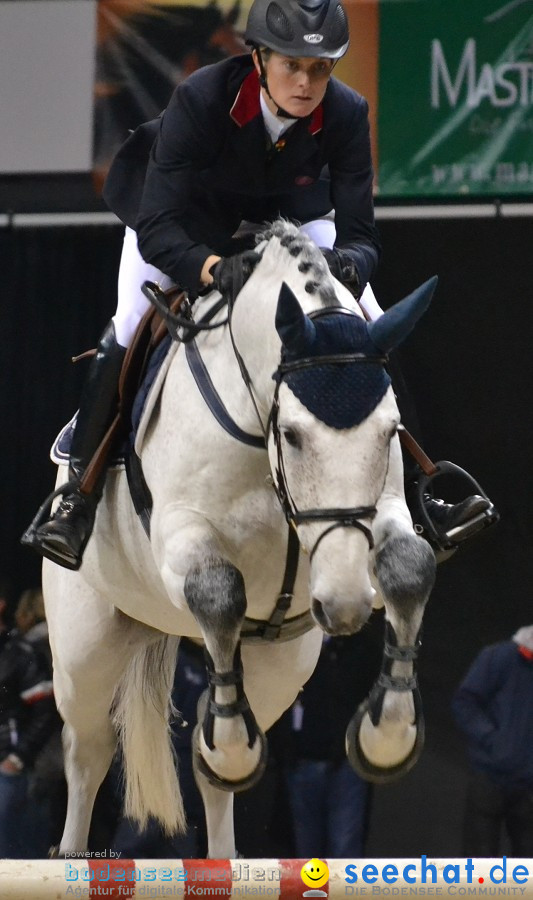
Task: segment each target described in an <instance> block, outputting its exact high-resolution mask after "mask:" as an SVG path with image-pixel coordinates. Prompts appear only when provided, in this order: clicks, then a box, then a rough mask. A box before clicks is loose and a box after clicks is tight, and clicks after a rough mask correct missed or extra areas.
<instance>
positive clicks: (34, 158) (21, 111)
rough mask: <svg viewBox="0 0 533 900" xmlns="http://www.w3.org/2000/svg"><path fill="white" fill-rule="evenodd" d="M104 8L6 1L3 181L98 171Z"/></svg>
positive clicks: (92, 2)
mask: <svg viewBox="0 0 533 900" xmlns="http://www.w3.org/2000/svg"><path fill="white" fill-rule="evenodd" d="M95 25H96V0H0V174H14V173H22V172H24V173H28V172H35V173H37V172H81V171H88V170H89V169H90V168H91V148H92V104H93V79H94V54H95Z"/></svg>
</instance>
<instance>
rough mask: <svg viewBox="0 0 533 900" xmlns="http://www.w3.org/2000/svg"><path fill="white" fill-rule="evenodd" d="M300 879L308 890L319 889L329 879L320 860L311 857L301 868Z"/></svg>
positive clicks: (325, 868) (327, 870)
mask: <svg viewBox="0 0 533 900" xmlns="http://www.w3.org/2000/svg"><path fill="white" fill-rule="evenodd" d="M300 874H301V877H302V881H303V883H304V884H306V885H307V887H310V888H319V887H322V885H323V884H325V883H326V881H327V880H328V878H329V869H328V867H327V865H326V863H325V862H324V861H323V860H322V859H317V858H316V857H313V859H310V860H309V862H306V863H305V865H304V866H302V871H301V873H300Z"/></svg>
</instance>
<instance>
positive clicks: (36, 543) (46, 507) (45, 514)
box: [20, 478, 81, 571]
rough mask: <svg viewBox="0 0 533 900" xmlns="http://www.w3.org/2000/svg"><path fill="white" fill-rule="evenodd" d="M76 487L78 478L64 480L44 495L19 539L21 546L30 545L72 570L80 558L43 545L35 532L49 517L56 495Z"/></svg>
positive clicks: (77, 566) (78, 563) (41, 553)
mask: <svg viewBox="0 0 533 900" xmlns="http://www.w3.org/2000/svg"><path fill="white" fill-rule="evenodd" d="M78 487H79V482H78V480H77V479H75V478H73V479H71V480H70V481H66V482H65V483H64V484H62V485H60V486H59V487H58V488H56V489H55V491H52V493H51V494H49V495H48V497H46V499H45V500H44V501H43V503H41V505H40V507H39V509H38V510H37V512H36V514H35V516H34V517H33V519H32V521H31V523H30V525H29V526H28V528H27V529H26V531H25V532H24V534H23V535H22V537H21V539H20V543H21V544H22V546H23V547H31V549H32V550H35V551H36V553H38V554H39V556H44V557H46V559H50V560H51V561H52V562H55V563H57V564H58V565H60V566H63V567H64V568H66V569H72V570H73V571H77V570H78V569H79V567H80V565H81V559H80V560H75V559H74V558H73V557H72V558H67V557H66V556H64V555H63V554H61V553H58V552H55V551H54V550H53V549H52V548H51V547H45V546H43V544H42V541H41V539H40V538H39V536H38V534H37V532H38V530H39V528H41V527H42V526H43V525H44V524H45V523H46V522H48V520H49V519H50V518H51V516H52V504H53V502H54V500H55V499H56V497H63V496H65V494H70V493H72V492H73V491H75V490H76V489H77V488H78Z"/></svg>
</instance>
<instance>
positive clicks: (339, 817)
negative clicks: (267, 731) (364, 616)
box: [287, 613, 383, 859]
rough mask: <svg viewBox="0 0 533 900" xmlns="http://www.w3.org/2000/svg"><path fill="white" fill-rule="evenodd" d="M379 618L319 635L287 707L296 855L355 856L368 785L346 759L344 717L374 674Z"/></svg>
mask: <svg viewBox="0 0 533 900" xmlns="http://www.w3.org/2000/svg"><path fill="white" fill-rule="evenodd" d="M382 651H383V618H382V616H381V615H380V614H376V613H374V614H373V616H372V617H371V619H370V622H369V623H368V625H367V626H366V627H365V628H364V629H363V630H362V631H360V632H359V633H358V634H354V635H350V636H348V637H331V638H330V637H327V636H326V637H325V638H324V643H323V646H322V652H321V654H320V657H319V660H318V664H317V667H316V669H315V671H314V673H313V675H312V676H311V678H310V679H309V681H308V682H307V684H306V685H305V686H304V688H303V690H302V692H301V693H300V697H299V699H298V700H297V701H296V703H295V704H294V706H293V707H292V727H293V751H294V762H293V763H292V764H291V765H289V766H288V769H287V785H288V790H289V797H290V803H291V808H292V817H293V826H294V838H295V850H296V856H298V857H301V858H306V859H310V858H312V857H314V856H317V857H329V858H341V859H342V858H360V857H362V856H364V848H365V841H366V837H367V832H368V820H369V810H370V800H371V787H370V785H369V784H368V783H367V782H366V781H363V779H362V778H360V777H359V775H357V774H356V773H355V772H354V771H353V769H352V768H351V766H350V764H349V762H348V760H347V759H346V749H345V734H346V728H347V726H348V722H349V721H350V719H351V718H352V716H353V714H354V713H355V710H356V709H357V706H358V705H359V703H361V702H362V701H363V700H364V699H365V697H366V696H367V694H368V693H369V691H370V689H371V687H372V685H373V684H374V681H375V680H376V678H377V676H378V674H379V670H380V664H381V658H382Z"/></svg>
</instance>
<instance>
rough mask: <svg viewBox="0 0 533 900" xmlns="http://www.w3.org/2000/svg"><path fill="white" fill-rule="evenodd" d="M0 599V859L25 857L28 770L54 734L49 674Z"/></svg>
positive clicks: (5, 603) (4, 601)
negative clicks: (12, 627)
mask: <svg viewBox="0 0 533 900" xmlns="http://www.w3.org/2000/svg"><path fill="white" fill-rule="evenodd" d="M6 616H7V601H6V599H5V597H0V857H7V856H10V857H13V858H17V859H20V858H25V857H26V856H27V855H28V846H27V834H26V821H25V811H26V796H27V789H28V771H29V770H30V769H31V766H32V764H33V763H34V760H35V758H36V756H37V753H38V752H39V750H40V749H41V748H42V747H43V746H44V744H45V742H46V741H47V739H48V737H49V735H50V734H51V731H52V729H53V723H54V714H55V705H54V700H53V693H52V682H51V679H50V673H49V670H48V669H47V666H46V665H45V663H44V662H43V659H42V658H41V656H40V655H39V653H38V652H37V651H36V650H35V648H34V647H32V645H31V644H30V643H28V641H26V640H24V638H23V637H22V636H21V635H20V634H18V633H17V632H16V631H11V632H10V631H8V628H7V625H6Z"/></svg>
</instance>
